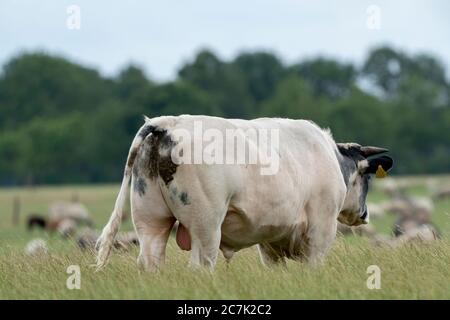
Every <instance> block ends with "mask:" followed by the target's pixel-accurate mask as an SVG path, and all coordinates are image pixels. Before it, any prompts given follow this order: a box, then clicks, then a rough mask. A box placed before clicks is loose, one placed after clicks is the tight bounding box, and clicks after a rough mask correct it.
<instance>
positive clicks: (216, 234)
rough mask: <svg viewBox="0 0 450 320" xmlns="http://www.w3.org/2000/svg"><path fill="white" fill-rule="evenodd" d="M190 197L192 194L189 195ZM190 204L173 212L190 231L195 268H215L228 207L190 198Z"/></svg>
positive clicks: (191, 261) (191, 260) (193, 265)
mask: <svg viewBox="0 0 450 320" xmlns="http://www.w3.org/2000/svg"><path fill="white" fill-rule="evenodd" d="M189 197H190V195H189ZM189 200H190V201H189V204H185V205H182V206H178V207H177V208H176V209H175V210H174V211H173V212H174V215H175V216H176V218H177V219H178V221H179V222H180V223H181V224H182V225H183V227H184V228H186V229H187V230H188V232H189V238H190V247H191V258H190V263H189V265H190V266H191V267H193V268H197V267H206V268H208V269H213V268H214V266H215V264H216V260H217V256H218V254H219V250H220V240H221V225H222V223H223V220H224V218H225V213H226V209H225V208H223V210H219V209H217V208H219V207H220V205H214V204H213V203H212V202H210V201H204V200H203V201H202V200H199V199H195V198H189Z"/></svg>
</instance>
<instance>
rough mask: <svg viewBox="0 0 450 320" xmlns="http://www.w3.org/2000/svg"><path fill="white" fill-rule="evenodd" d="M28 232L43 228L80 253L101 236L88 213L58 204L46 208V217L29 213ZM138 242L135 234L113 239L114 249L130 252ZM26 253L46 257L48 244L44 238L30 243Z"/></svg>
mask: <svg viewBox="0 0 450 320" xmlns="http://www.w3.org/2000/svg"><path fill="white" fill-rule="evenodd" d="M124 218H125V219H126V216H125V217H124ZM27 228H28V230H29V231H30V232H33V230H34V229H37V228H39V229H42V230H44V231H46V232H47V233H49V234H53V233H57V234H59V235H60V236H61V237H62V238H63V239H67V240H70V241H74V242H75V243H76V245H77V246H78V247H79V248H80V249H81V250H93V249H94V248H95V243H96V242H97V239H98V237H99V236H100V231H99V230H97V229H95V226H94V222H93V220H92V218H91V215H90V213H89V210H88V209H87V208H86V206H85V205H83V204H82V203H79V202H67V201H57V202H54V203H52V204H51V205H50V206H49V210H48V215H46V216H43V215H41V214H36V213H32V214H30V215H29V216H28V219H27ZM138 244H139V241H138V239H137V236H136V234H135V232H134V231H127V232H121V233H119V234H118V235H117V237H116V239H115V243H114V246H115V248H116V249H123V250H129V249H130V248H131V247H132V246H133V245H138ZM25 253H26V254H28V255H37V254H47V253H48V248H47V244H46V242H45V241H44V240H43V239H34V240H32V241H30V242H29V243H28V244H27V246H26V248H25Z"/></svg>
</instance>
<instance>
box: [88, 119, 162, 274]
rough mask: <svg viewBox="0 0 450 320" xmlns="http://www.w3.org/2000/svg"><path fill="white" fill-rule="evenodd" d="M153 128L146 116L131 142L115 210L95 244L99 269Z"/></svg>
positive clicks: (111, 241)
mask: <svg viewBox="0 0 450 320" xmlns="http://www.w3.org/2000/svg"><path fill="white" fill-rule="evenodd" d="M152 130H153V126H152V125H150V123H149V119H148V118H145V124H144V125H143V126H142V127H141V128H140V129H139V131H138V133H137V134H136V136H135V137H134V139H133V143H132V144H131V147H130V150H129V152H128V158H127V163H126V165H125V171H124V175H123V180H122V185H121V187H120V191H119V194H118V196H117V199H116V203H115V205H114V210H113V212H112V214H111V217H110V218H109V221H108V223H107V224H106V226H105V227H104V228H103V231H102V234H101V235H100V237H99V238H98V240H97V243H96V245H95V247H96V249H97V250H98V253H97V264H96V266H97V270H99V269H101V268H102V267H104V266H105V265H106V263H107V261H108V257H109V255H110V253H111V249H112V247H113V244H114V239H115V236H116V234H117V232H118V231H119V227H120V223H121V221H122V213H123V207H124V205H125V201H126V198H127V193H129V188H130V180H131V175H132V168H133V164H134V160H135V159H136V156H137V154H138V151H139V147H140V146H141V144H142V142H143V141H144V140H145V138H146V137H147V135H149V134H150V133H151V132H152Z"/></svg>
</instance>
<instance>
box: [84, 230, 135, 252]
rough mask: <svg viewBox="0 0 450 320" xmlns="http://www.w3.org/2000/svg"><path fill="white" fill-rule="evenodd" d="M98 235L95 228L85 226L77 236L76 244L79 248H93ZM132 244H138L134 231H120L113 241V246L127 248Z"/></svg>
mask: <svg viewBox="0 0 450 320" xmlns="http://www.w3.org/2000/svg"><path fill="white" fill-rule="evenodd" d="M98 237H99V233H98V232H97V231H96V230H93V229H90V228H85V229H84V230H82V231H81V232H80V234H79V235H78V237H77V245H78V247H79V248H80V249H83V250H85V249H86V250H91V249H94V248H95V243H96V241H97V239H98ZM133 245H139V240H138V237H137V235H136V233H135V232H134V231H128V232H120V233H119V234H118V235H117V237H116V239H115V241H114V248H116V249H122V250H129V249H131V248H132V246H133Z"/></svg>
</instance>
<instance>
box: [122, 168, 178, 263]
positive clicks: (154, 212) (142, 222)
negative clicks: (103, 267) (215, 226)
mask: <svg viewBox="0 0 450 320" xmlns="http://www.w3.org/2000/svg"><path fill="white" fill-rule="evenodd" d="M131 212H132V217H133V224H134V227H135V230H136V234H137V236H138V239H139V245H140V252H139V257H138V264H139V266H140V267H142V268H143V269H144V270H147V271H156V270H158V269H159V268H160V266H161V265H162V264H163V263H164V260H165V251H166V245H167V240H168V238H169V235H170V231H171V229H172V226H173V224H174V222H175V218H174V217H173V216H172V214H171V212H170V210H169V208H168V207H167V205H166V204H165V202H164V199H163V198H162V195H161V192H160V189H159V187H158V185H157V184H156V182H154V181H151V180H148V179H146V178H142V177H135V176H133V181H132V192H131Z"/></svg>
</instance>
